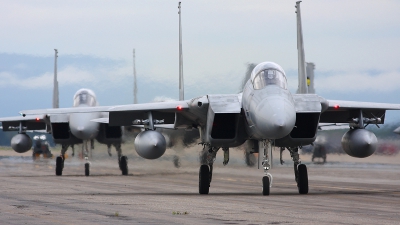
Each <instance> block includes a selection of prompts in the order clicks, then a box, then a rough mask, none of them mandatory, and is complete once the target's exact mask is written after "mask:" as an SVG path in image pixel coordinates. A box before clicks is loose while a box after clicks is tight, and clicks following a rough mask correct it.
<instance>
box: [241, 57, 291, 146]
mask: <svg viewBox="0 0 400 225" xmlns="http://www.w3.org/2000/svg"><path fill="white" fill-rule="evenodd" d="M242 108H243V110H244V113H245V116H246V120H247V124H248V126H246V127H247V132H248V134H249V136H250V138H254V139H263V140H264V139H269V140H274V139H279V138H282V137H284V136H286V135H288V134H289V133H290V132H291V131H292V130H293V128H294V126H295V123H296V110H295V106H294V100H293V97H292V95H291V93H290V92H289V90H287V80H286V75H285V72H284V71H283V69H282V68H281V67H280V66H279V65H278V64H276V63H273V62H264V63H260V64H258V65H257V66H256V67H255V68H254V70H253V72H252V74H251V78H250V79H249V81H248V82H247V84H246V85H245V88H244V90H243V95H242Z"/></svg>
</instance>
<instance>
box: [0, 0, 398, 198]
mask: <svg viewBox="0 0 400 225" xmlns="http://www.w3.org/2000/svg"><path fill="white" fill-rule="evenodd" d="M296 8H297V10H296V13H297V41H298V64H299V91H298V94H292V93H290V91H289V90H288V89H287V80H286V74H285V71H284V70H283V68H282V67H281V66H279V65H278V64H276V63H274V62H263V63H260V64H258V65H257V66H256V67H255V68H254V69H253V72H252V74H251V76H250V79H249V80H248V81H247V83H246V85H245V88H244V90H243V93H240V94H224V95H205V96H200V97H197V98H193V99H190V100H182V101H172V102H160V103H147V104H132V105H119V106H103V107H74V108H60V109H40V110H24V111H22V112H21V115H22V116H21V117H19V118H13V120H12V121H13V123H14V124H19V125H17V126H16V127H17V128H19V134H17V135H16V137H14V139H13V148H14V149H15V150H16V151H18V152H21V151H26V150H28V149H29V148H30V146H31V140H30V138H29V137H28V136H27V135H25V134H24V132H25V131H26V130H27V129H32V127H35V126H41V127H44V128H48V129H53V130H54V126H55V123H54V121H52V120H51V119H50V120H49V117H48V115H56V114H61V115H63V114H70V113H79V115H83V114H85V113H86V114H90V113H96V112H107V113H109V115H108V117H106V118H104V119H94V120H92V121H96V122H101V123H106V124H108V125H109V126H131V125H134V126H139V127H143V128H144V130H143V131H142V132H141V133H139V134H138V135H137V137H136V139H135V143H134V145H135V150H136V151H137V153H138V154H139V155H140V156H141V157H143V158H146V159H157V158H159V157H161V156H162V155H163V154H164V152H165V150H166V140H165V138H164V136H163V135H162V134H161V133H160V132H158V131H157V130H156V129H157V128H158V127H162V128H165V129H168V128H170V129H192V128H195V129H198V130H199V131H200V140H201V144H202V145H203V147H204V149H205V150H207V151H206V154H207V160H206V161H205V162H203V163H202V165H201V166H200V171H199V193H200V194H208V193H209V188H210V183H211V180H212V172H213V163H214V160H215V157H216V154H217V152H218V150H219V149H222V150H223V152H224V164H227V163H228V161H229V148H231V147H236V146H239V145H241V144H243V143H244V142H245V141H246V140H248V141H249V142H250V143H251V144H252V146H253V149H254V152H259V157H260V159H261V161H262V167H263V169H264V172H265V176H264V177H263V178H262V184H263V189H262V194H263V195H269V193H270V187H271V185H272V175H271V174H270V173H269V170H270V169H271V160H270V159H271V154H272V147H273V146H277V147H281V150H286V149H287V150H288V151H289V152H290V154H291V157H292V159H293V162H294V174H295V180H296V182H297V187H298V191H299V193H300V194H307V193H308V174H307V167H306V165H304V164H302V163H301V161H300V158H299V153H298V149H299V148H301V147H302V146H305V145H308V144H311V143H312V142H314V141H315V138H316V132H317V128H318V124H319V123H320V122H321V123H348V124H349V125H350V130H349V131H348V132H347V133H346V134H345V135H344V136H343V138H342V146H343V149H344V151H345V152H346V153H347V154H349V155H350V156H353V157H359V158H363V157H368V156H370V155H371V154H373V153H374V151H375V149H376V144H377V139H376V136H375V135H374V134H373V133H372V132H371V131H368V130H366V129H364V128H365V126H367V125H368V124H383V123H384V118H385V112H386V110H400V104H385V103H372V102H354V101H340V100H327V99H325V98H323V97H321V96H319V95H316V94H310V93H308V88H307V79H306V73H305V57H304V47H303V37H302V29H301V15H300V2H297V3H296ZM87 117H90V116H89V115H87ZM0 121H10V119H9V118H0ZM14 126H15V125H14ZM78 127H79V125H78ZM4 128H7V124H6V126H4V125H3V129H4ZM76 132H79V129H77V130H76ZM28 146H29V147H28ZM57 166H59V162H58V161H57Z"/></svg>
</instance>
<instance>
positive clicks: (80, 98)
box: [74, 91, 96, 106]
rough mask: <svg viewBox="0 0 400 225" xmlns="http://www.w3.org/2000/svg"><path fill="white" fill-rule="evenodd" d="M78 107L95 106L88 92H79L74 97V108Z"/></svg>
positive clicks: (94, 101)
mask: <svg viewBox="0 0 400 225" xmlns="http://www.w3.org/2000/svg"><path fill="white" fill-rule="evenodd" d="M78 105H88V106H95V105H96V100H95V98H94V97H93V96H92V95H91V94H90V93H89V92H87V91H81V92H78V93H77V94H76V95H75V99H74V106H78Z"/></svg>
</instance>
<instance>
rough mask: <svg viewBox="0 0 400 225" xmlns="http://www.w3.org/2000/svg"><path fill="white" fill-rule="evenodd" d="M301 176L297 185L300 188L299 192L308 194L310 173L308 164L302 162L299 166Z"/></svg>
mask: <svg viewBox="0 0 400 225" xmlns="http://www.w3.org/2000/svg"><path fill="white" fill-rule="evenodd" d="M298 171H299V177H298V182H297V187H298V188H299V194H308V174H307V166H306V165H304V164H300V165H299V166H298Z"/></svg>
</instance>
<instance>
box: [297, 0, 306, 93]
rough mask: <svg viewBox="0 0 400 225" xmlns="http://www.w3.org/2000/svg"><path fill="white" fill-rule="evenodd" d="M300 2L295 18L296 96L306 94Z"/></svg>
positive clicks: (298, 2)
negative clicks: (297, 84) (297, 74)
mask: <svg viewBox="0 0 400 225" xmlns="http://www.w3.org/2000/svg"><path fill="white" fill-rule="evenodd" d="M300 3H301V1H297V2H296V14H297V15H296V17H297V52H298V73H299V87H298V89H297V93H298V94H307V93H308V88H307V77H306V68H305V65H306V62H305V56H304V44H303V31H302V28H301V12H300Z"/></svg>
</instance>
